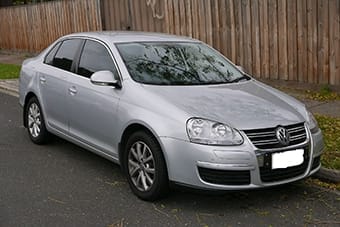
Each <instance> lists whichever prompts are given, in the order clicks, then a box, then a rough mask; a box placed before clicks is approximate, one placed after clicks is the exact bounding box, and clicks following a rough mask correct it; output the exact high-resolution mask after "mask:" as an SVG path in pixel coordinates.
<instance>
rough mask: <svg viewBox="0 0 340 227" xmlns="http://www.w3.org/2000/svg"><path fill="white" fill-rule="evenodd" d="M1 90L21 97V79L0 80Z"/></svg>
mask: <svg viewBox="0 0 340 227" xmlns="http://www.w3.org/2000/svg"><path fill="white" fill-rule="evenodd" d="M0 91H1V92H4V93H6V94H9V95H12V96H15V97H19V80H18V79H9V80H0Z"/></svg>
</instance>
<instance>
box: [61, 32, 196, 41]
mask: <svg viewBox="0 0 340 227" xmlns="http://www.w3.org/2000/svg"><path fill="white" fill-rule="evenodd" d="M65 37H66V38H67V37H88V38H94V39H99V40H103V41H107V42H113V43H128V42H200V41H199V40H196V39H192V38H189V37H184V36H176V35H169V34H165V33H152V32H133V31H98V32H81V33H73V34H70V35H66V36H64V38H65Z"/></svg>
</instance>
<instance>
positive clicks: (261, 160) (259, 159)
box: [257, 155, 264, 167]
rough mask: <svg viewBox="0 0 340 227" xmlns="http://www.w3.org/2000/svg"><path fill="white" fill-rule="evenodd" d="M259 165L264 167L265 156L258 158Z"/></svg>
mask: <svg viewBox="0 0 340 227" xmlns="http://www.w3.org/2000/svg"><path fill="white" fill-rule="evenodd" d="M257 163H258V164H259V167H263V163H264V157H263V155H259V156H257Z"/></svg>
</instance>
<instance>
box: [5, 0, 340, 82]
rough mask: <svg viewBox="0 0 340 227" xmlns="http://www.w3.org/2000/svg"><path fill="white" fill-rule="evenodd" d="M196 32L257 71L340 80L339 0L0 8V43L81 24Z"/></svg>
mask: <svg viewBox="0 0 340 227" xmlns="http://www.w3.org/2000/svg"><path fill="white" fill-rule="evenodd" d="M101 29H104V30H137V31H155V32H165V33H171V34H177V35H185V36H190V37H194V38H197V39H200V40H202V41H204V42H207V43H208V44H210V45H212V46H213V47H215V48H216V49H218V50H220V51H221V52H222V53H223V54H224V55H226V56H227V57H228V58H230V59H231V60H232V61H233V62H235V63H236V64H239V65H242V66H243V67H244V68H245V69H246V70H247V71H248V72H249V73H251V74H253V75H255V76H256V77H257V78H264V79H280V80H289V81H301V82H308V83H314V84H330V85H340V0H69V1H56V2H48V3H42V4H37V5H32V6H20V7H13V8H0V48H5V49H22V50H29V51H39V50H41V49H42V48H44V47H46V46H47V45H48V44H49V43H50V42H51V41H52V40H54V39H55V38H57V37H59V36H61V35H64V34H67V33H71V32H78V31H88V30H101Z"/></svg>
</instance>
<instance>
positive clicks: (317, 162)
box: [312, 156, 320, 169]
mask: <svg viewBox="0 0 340 227" xmlns="http://www.w3.org/2000/svg"><path fill="white" fill-rule="evenodd" d="M319 165H320V156H319V157H316V158H314V160H313V164H312V169H316V168H317V167H319Z"/></svg>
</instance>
